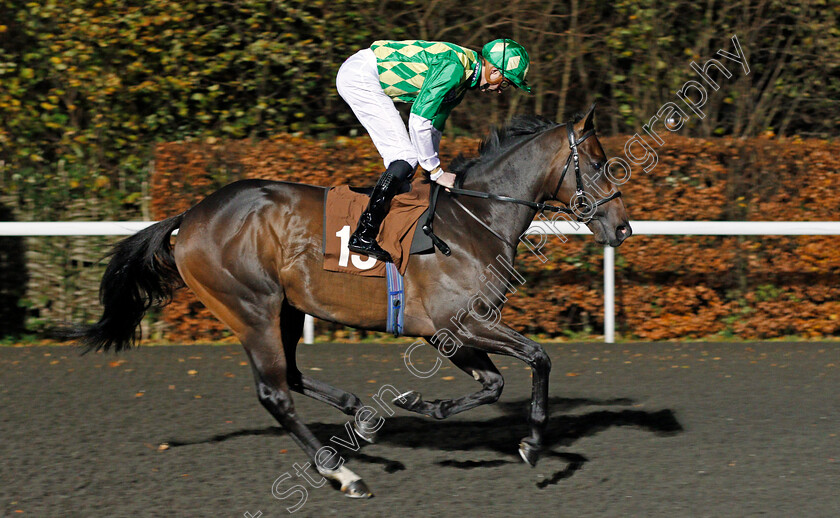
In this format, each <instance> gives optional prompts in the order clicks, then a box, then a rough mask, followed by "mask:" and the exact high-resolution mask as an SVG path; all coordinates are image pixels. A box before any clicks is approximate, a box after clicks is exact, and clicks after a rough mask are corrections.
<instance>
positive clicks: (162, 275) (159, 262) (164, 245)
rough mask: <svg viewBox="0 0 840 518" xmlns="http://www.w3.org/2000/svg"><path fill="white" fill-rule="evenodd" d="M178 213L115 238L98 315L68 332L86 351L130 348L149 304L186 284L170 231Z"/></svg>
mask: <svg viewBox="0 0 840 518" xmlns="http://www.w3.org/2000/svg"><path fill="white" fill-rule="evenodd" d="M184 214H186V213H181V214H179V215H177V216H173V217H171V218H169V219H165V220H163V221H161V222H159V223H156V224H154V225H152V226H150V227H147V228H145V229H143V230H141V231H140V232H137V233H136V234H134V235H132V236H130V237H128V238H127V239H124V240H122V241H120V242H119V243H117V245H116V246H115V247H114V249H113V250H111V253H110V255H111V261H110V262H109V263H108V267H107V268H106V269H105V275H104V276H103V277H102V283H101V284H100V286H99V300H100V302H101V303H102V305H103V306H104V308H105V309H104V311H103V313H102V317H101V318H100V319H99V321H98V322H97V323H95V324H93V325H90V326H80V327H77V328H76V329H75V330H74V331H73V332H72V333H71V337H73V338H75V339H77V340H78V341H79V343H80V344H81V345H82V346H84V347H85V352H90V351H98V350H100V349H104V350H106V351H107V350H109V349H111V348H113V349H114V350H115V351H117V352H119V351H122V350H124V349H128V348H130V347H131V346H132V345H134V344H135V343H136V342H137V341H138V340H140V338H141V331H140V321H141V320H142V319H143V315H144V314H145V313H146V311H147V310H148V309H149V308H151V307H152V306H156V307H160V306H165V305H166V304H167V303H169V302H170V301H171V300H172V295H173V293H174V292H175V290H176V289H178V288H180V287H182V286H183V285H184V282H183V280H182V279H181V275H180V274H179V273H178V268H177V267H176V265H175V257H174V256H173V255H172V245H171V244H170V242H169V236H170V235H171V234H172V232H173V231H175V229H177V228H178V227H179V226H180V225H181V221H183V219H184Z"/></svg>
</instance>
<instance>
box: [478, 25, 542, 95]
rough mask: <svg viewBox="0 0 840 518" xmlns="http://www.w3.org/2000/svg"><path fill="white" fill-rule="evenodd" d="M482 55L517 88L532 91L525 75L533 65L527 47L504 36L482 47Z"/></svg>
mask: <svg viewBox="0 0 840 518" xmlns="http://www.w3.org/2000/svg"><path fill="white" fill-rule="evenodd" d="M481 55H482V56H483V57H484V59H486V60H487V61H489V62H490V64H491V65H493V66H494V67H496V68H498V69H499V70H501V71H502V75H503V76H504V78H505V79H507V80H509V81H510V82H511V83H513V84H514V85H515V86H516V87H517V88H521V89H522V90H525V91H526V92H529V93H530V92H531V87H530V86H529V85H528V83H527V81H525V75H526V74H527V73H528V69H529V68H530V67H531V58H529V57H528V51H526V50H525V47H523V46H522V45H520V44H518V43H516V42H515V41H513V40H512V39H509V38H503V39H498V40H493V41H491V42H490V43H488V44H487V45H485V46H484V47H483V48H482V49H481Z"/></svg>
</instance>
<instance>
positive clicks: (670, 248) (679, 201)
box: [152, 135, 840, 340]
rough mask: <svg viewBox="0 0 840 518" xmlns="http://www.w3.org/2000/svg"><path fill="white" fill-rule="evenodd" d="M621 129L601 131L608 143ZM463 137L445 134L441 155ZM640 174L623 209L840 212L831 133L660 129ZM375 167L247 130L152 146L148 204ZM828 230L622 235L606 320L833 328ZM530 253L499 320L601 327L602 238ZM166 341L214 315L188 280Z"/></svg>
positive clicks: (549, 328) (647, 330)
mask: <svg viewBox="0 0 840 518" xmlns="http://www.w3.org/2000/svg"><path fill="white" fill-rule="evenodd" d="M626 140H627V137H611V138H604V139H602V143H603V145H604V148H605V149H606V151H607V153H608V154H620V153H621V152H622V150H623V148H624V143H625V141H626ZM476 145H477V141H476V140H475V139H465V138H461V139H444V142H443V144H442V146H441V148H442V151H443V154H444V164H445V163H448V160H450V159H451V158H452V157H454V156H455V155H456V154H458V153H464V154H473V153H474V152H475V149H476ZM657 151H658V153H659V163H658V165H657V166H656V167H655V168H654V169H653V170H652V171H650V172H649V173H644V172H642V170H641V168H639V169H638V170H636V169H634V171H633V174H632V176H631V178H630V179H629V180H628V181H627V182H626V183H625V184H624V185H623V186H622V187H621V189H622V192H623V194H624V198H623V199H624V202H625V204H626V206H627V211H628V214H629V215H630V219H631V220H671V221H673V220H689V221H690V220H712V221H716V220H748V221H825V220H836V219H837V215H838V214H840V196H837V194H836V185H837V184H838V179H840V174H838V171H837V168H836V166H835V163H834V161H833V157H836V156H840V143H837V142H831V141H823V140H801V139H766V138H756V139H748V140H742V139H728V138H723V139H689V138H683V137H677V136H671V137H669V138H668V139H667V140H666V143H665V145H664V146H662V147H660V148H658V149H657ZM381 170H382V164H381V159H380V158H379V156H378V154H377V153H376V151H375V149H374V148H373V146H372V145H371V144H370V141H369V140H368V139H367V138H335V139H332V140H315V139H308V138H303V137H295V136H289V135H281V136H278V137H276V138H273V139H270V140H264V141H259V142H249V141H228V142H212V143H208V142H185V143H168V144H162V145H160V146H158V148H157V158H156V166H155V171H154V174H153V178H152V195H153V216H154V217H155V218H158V219H159V218H163V217H165V216H169V215H172V214H174V213H177V212H180V211H182V210H185V209H187V208H189V207H190V206H191V205H193V204H195V203H196V202H198V201H199V200H200V199H201V198H202V197H203V196H205V195H206V194H208V193H210V192H212V191H213V190H214V189H216V188H218V187H220V186H222V185H224V184H226V183H228V182H230V181H233V180H235V179H239V178H266V179H276V180H292V181H297V182H306V183H312V184H318V185H333V184H340V183H353V184H357V185H361V184H371V183H373V182H374V180H375V178H376V177H377V176H378V174H379V173H380V172H381ZM835 239H836V238H835V237H832V236H826V237H728V236H721V237H716V236H634V237H632V238H631V239H629V240H628V241H627V242H625V243H624V244H623V245H622V246H621V248H619V249H618V250H617V253H616V263H617V268H616V282H617V286H616V301H617V323H618V331H619V333H620V334H621V335H623V336H624V337H627V338H637V339H645V340H663V339H677V338H694V339H697V338H715V337H719V338H726V337H732V336H737V337H740V338H772V337H781V336H787V335H800V336H804V337H813V338H816V337H826V336H837V335H838V334H840V283H838V278H839V277H838V276H840V251H838V247H837V246H836V244H835V243H834V241H835ZM544 252H545V253H546V255H547V256H548V258H549V260H548V261H547V262H546V263H545V264H543V263H542V262H540V260H539V259H537V257H536V256H534V255H533V254H531V253H530V252H529V251H528V250H527V249H526V248H525V247H524V246H522V247H520V251H519V255H518V257H517V263H516V268H517V270H519V271H520V272H522V273H523V275H525V277H526V279H527V282H526V283H525V285H523V286H522V288H521V289H520V290H519V291H518V293H516V294H515V295H514V296H512V297H511V299H510V302H509V303H508V304H507V306H506V307H505V311H504V316H505V319H506V322H507V323H508V324H510V325H511V326H512V327H514V328H515V329H517V330H519V331H521V332H523V333H526V334H529V335H536V336H539V337H542V338H558V337H564V336H586V335H597V334H600V333H601V330H602V324H603V322H602V318H603V275H602V271H603V270H602V264H601V263H602V257H603V252H602V248H601V247H600V246H599V245H597V244H595V243H594V242H593V241H592V239H591V238H590V237H586V236H570V237H569V238H568V241H567V242H565V243H564V242H562V241H561V239H560V238H552V240H551V241H550V242H549V244H548V245H547V246H546V248H545V249H544ZM163 317H164V320H165V321H166V322H167V325H168V334H167V336H168V338H169V339H171V340H209V339H218V338H221V337H223V336H224V335H225V333H226V331H225V330H224V328H223V326H222V325H221V324H220V323H219V322H218V321H217V320H215V319H214V318H213V317H212V316H210V315H208V314H207V311H206V310H205V309H204V308H203V307H202V306H201V304H200V303H199V302H198V301H197V300H196V299H195V298H194V297H193V296H192V294H190V293H189V292H188V291H187V290H182V291H181V292H180V293H179V295H178V296H177V298H176V300H175V301H174V303H173V304H172V305H170V306H169V307H168V308H167V309H166V310H165V313H164V315H163Z"/></svg>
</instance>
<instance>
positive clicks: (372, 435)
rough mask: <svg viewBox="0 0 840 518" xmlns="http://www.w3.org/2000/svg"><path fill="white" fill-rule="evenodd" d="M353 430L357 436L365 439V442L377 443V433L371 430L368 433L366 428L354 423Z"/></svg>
mask: <svg viewBox="0 0 840 518" xmlns="http://www.w3.org/2000/svg"><path fill="white" fill-rule="evenodd" d="M353 430H354V431H355V432H356V435H358V436H359V437H361V438H362V439H364V440H365V441H367V442H369V443H371V444H374V443H375V442H376V432H375V431H373V430H371V431H367V430H365V429H364V427H361V426H359V423H353Z"/></svg>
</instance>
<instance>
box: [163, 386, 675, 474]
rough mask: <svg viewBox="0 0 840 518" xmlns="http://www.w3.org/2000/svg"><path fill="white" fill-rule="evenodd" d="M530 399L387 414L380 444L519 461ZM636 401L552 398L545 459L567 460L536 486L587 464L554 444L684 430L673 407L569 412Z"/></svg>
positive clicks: (366, 458) (337, 433) (325, 432)
mask: <svg viewBox="0 0 840 518" xmlns="http://www.w3.org/2000/svg"><path fill="white" fill-rule="evenodd" d="M529 404H530V400H521V401H514V402H505V403H498V404H497V405H496V406H497V407H499V408H501V409H502V411H503V413H504V415H501V416H498V417H493V418H489V419H480V420H464V419H454V420H443V421H437V420H433V419H430V418H427V417H420V416H413V415H395V416H393V417H390V418H387V419H386V421H385V423H384V424H383V426H382V428H381V429H380V430H379V432H378V434H377V437H376V443H377V444H386V445H391V446H398V447H407V448H425V449H430V450H443V451H493V452H496V453H499V454H501V455H502V456H503V458H500V459H494V460H478V461H473V460H467V461H456V460H445V461H440V462H438V465H440V466H444V467H452V468H456V469H476V468H487V467H495V466H501V465H504V464H510V463H519V462H521V460H520V459H519V455H518V451H517V446H518V444H519V441H520V439H522V437H525V436H526V435H528V424H527V421H526V418H525V414H526V411H527V408H528V406H529ZM633 404H634V401H633V400H630V399H626V398H618V399H607V400H596V399H568V398H551V400H550V408H551V410H552V412H553V414H555V415H552V416H551V418H550V419H549V422H548V427H547V429H546V434H545V437H544V451H543V456H544V457H555V458H559V459H561V460H563V461H565V462H567V466H566V467H565V468H564V469H563V470H560V471H559V472H557V473H554V474H553V475H552V476H551V477H549V478H547V479H545V480H543V481H541V482H539V483H538V484H537V486H538V487H541V488H543V487H546V486H548V485H550V484H556V483H557V482H559V481H560V480H563V479H565V478H569V477H571V476H572V475H573V474H574V473H575V472H576V471H577V470H578V469H580V468H581V467H583V465H584V463H585V462H587V460H588V459H587V458H586V457H584V456H583V455H580V454H576V453H566V452H555V451H553V450H552V449H553V448H555V447H568V446H570V445H572V444H574V443H575V442H576V441H577V440H578V439H581V438H583V437H590V436H593V435H596V434H598V433H600V432H602V431H604V430H606V429H608V428H612V427H614V426H633V427H636V428H640V429H642V430H646V431H649V432H651V433H654V434H657V435H674V434H678V433H680V432H682V431H683V427H682V425H681V424H680V423H679V421H678V420H677V418H676V415H675V414H674V412H673V411H672V410H659V411H655V412H647V411H642V410H631V409H627V408H624V409H620V410H615V409H610V410H606V409H605V410H595V411H592V412H588V413H584V414H568V412H570V411H571V410H573V409H575V408H578V407H586V406H625V407H626V406H632V405H633ZM307 426H308V427H309V429H310V430H312V433H314V434H315V436H316V437H320V438H321V439H322V440H323V439H325V438H328V437H333V436H334V437H336V438H340V439H344V440H345V441H347V440H348V438H347V430H346V429H345V428H344V425H340V424H331V423H311V424H308V425H307ZM284 434H285V432H284V431H283V430H282V429H281V428H279V427H273V426H272V427H268V428H260V429H244V430H238V431H235V432H230V433H225V434H219V435H215V436H213V437H210V438H206V439H199V440H195V441H179V440H172V441H169V445H170V446H171V447H178V446H187V445H193V444H207V443H214V442H223V441H227V440H229V439H234V438H236V437H241V436H254V435H278V436H279V435H284ZM358 442H359V446H360V449H359V450H358V451H356V452H353V451H350V450H344V451H342V452H341V454H342V456H343V457H344V458H346V459H348V460H354V461H357V462H358V461H361V462H367V463H370V464H380V465H382V466H383V469H384V470H385V471H386V472H389V473H393V472H395V471H401V470H403V469H405V466H404V465H403V464H402V463H400V462H398V461H394V460H389V459H386V458H384V457H379V456H373V455H368V454H366V453H364V452H363V451H362V450H363V449H364V448H365V446H367V445H368V444H367V443H366V442H365V441H361V440H360V441H358Z"/></svg>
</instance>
